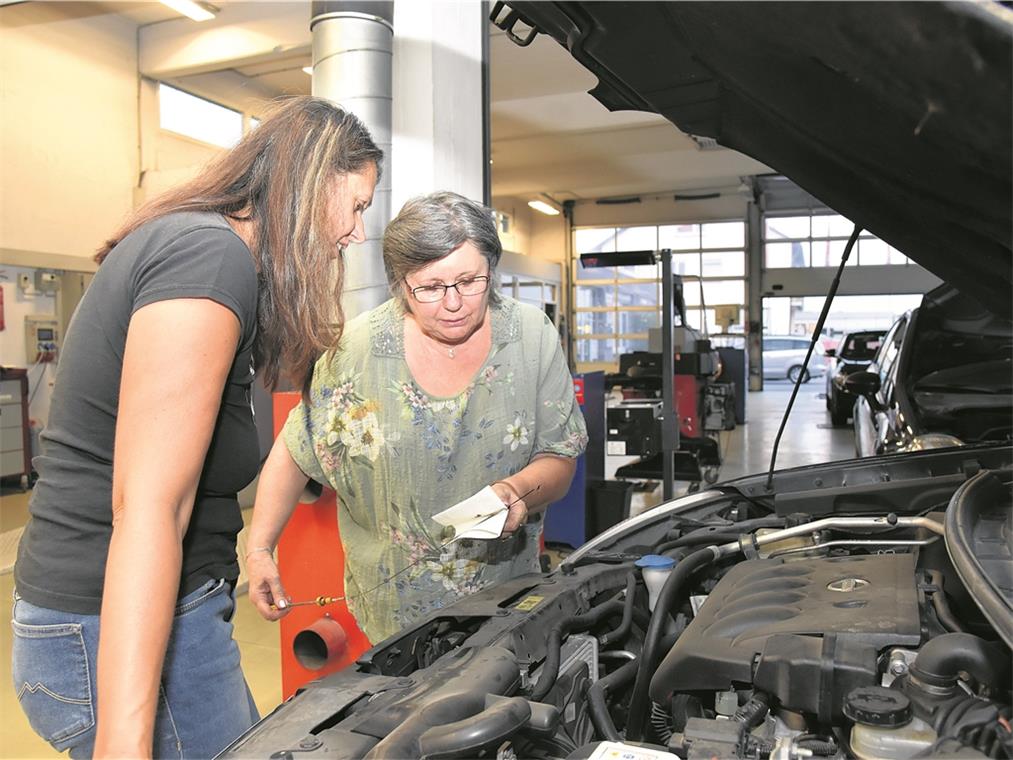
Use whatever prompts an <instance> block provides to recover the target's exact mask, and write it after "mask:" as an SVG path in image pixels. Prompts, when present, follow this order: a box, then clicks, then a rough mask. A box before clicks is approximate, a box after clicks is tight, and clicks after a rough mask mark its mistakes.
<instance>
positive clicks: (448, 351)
mask: <svg viewBox="0 0 1013 760" xmlns="http://www.w3.org/2000/svg"><path fill="white" fill-rule="evenodd" d="M447 356H449V357H450V358H451V359H453V358H454V357H455V356H457V352H456V351H455V350H454V349H452V348H448V349H447Z"/></svg>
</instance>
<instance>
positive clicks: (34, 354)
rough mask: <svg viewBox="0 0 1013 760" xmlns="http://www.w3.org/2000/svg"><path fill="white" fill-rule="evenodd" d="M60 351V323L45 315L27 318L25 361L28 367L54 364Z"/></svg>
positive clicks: (32, 315) (54, 318)
mask: <svg viewBox="0 0 1013 760" xmlns="http://www.w3.org/2000/svg"><path fill="white" fill-rule="evenodd" d="M59 350H60V323H59V322H58V321H57V320H56V317H54V316H50V315H43V314H28V315H26V316H25V361H26V362H27V363H28V366H31V365H33V364H36V363H44V362H54V361H56V357H57V354H58V352H59Z"/></svg>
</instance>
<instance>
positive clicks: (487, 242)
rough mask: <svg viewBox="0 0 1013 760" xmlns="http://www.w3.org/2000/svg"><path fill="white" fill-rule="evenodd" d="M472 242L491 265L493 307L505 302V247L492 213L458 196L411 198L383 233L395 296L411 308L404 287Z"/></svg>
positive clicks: (490, 287)
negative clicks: (499, 270)
mask: <svg viewBox="0 0 1013 760" xmlns="http://www.w3.org/2000/svg"><path fill="white" fill-rule="evenodd" d="M466 242H471V243H472V244H473V245H474V246H475V247H476V248H477V249H478V252H479V253H480V254H482V256H483V257H484V258H485V260H486V263H487V264H488V265H489V272H490V273H491V275H490V277H492V280H491V281H490V282H489V303H490V304H493V305H495V304H498V303H499V301H500V294H499V278H498V277H497V276H496V266H497V265H498V264H499V259H500V256H501V255H502V254H503V246H502V244H501V243H500V241H499V235H498V234H496V224H495V223H494V222H493V219H492V213H491V212H490V211H489V209H487V208H485V207H484V206H481V205H479V204H477V203H474V202H473V201H470V200H468V199H467V198H464V197H462V196H460V195H458V194H457V193H448V192H443V193H433V194H431V195H422V196H419V197H417V198H412V199H411V200H409V201H408V202H407V203H405V205H404V206H403V207H402V208H401V213H399V214H398V215H397V218H396V219H395V220H394V221H392V222H391V223H390V224H389V225H387V230H386V231H385V232H384V234H383V266H384V268H385V269H386V270H387V282H389V283H390V284H391V293H392V294H393V295H394V297H395V298H397V299H398V300H400V301H401V305H402V306H404V307H405V308H406V309H409V310H410V309H411V301H412V299H411V298H410V297H409V295H408V293H407V292H406V291H405V289H404V288H403V287H402V283H404V282H405V281H406V280H407V278H408V277H409V276H410V275H412V274H414V273H415V272H417V271H419V270H420V269H423V268H425V267H426V266H428V265H429V264H432V263H433V262H434V261H438V260H440V259H442V258H443V257H444V256H446V255H447V254H448V253H450V252H451V251H453V250H455V249H457V248H459V247H460V246H462V245H463V244H464V243H466Z"/></svg>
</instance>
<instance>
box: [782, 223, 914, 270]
mask: <svg viewBox="0 0 1013 760" xmlns="http://www.w3.org/2000/svg"><path fill="white" fill-rule="evenodd" d="M853 227H854V225H853V224H852V223H851V222H850V221H849V220H848V219H846V218H845V217H843V216H840V215H838V214H805V215H795V216H771V215H767V216H765V218H764V221H763V262H764V266H765V267H766V268H767V269H794V268H803V267H836V266H840V263H841V256H842V255H843V254H844V248H845V246H846V245H847V242H848V238H849V237H850V236H851V231H852V229H853ZM909 263H910V260H909V259H908V257H907V256H905V255H904V254H903V253H901V252H900V251H898V250H897V249H896V248H893V247H891V246H890V245H888V244H887V243H886V242H884V241H882V240H880V239H879V238H877V237H876V236H874V235H873V234H872V233H869V232H864V231H863V232H862V234H861V235H860V236H859V238H858V244H857V245H856V246H855V250H854V251H852V253H851V257H850V258H849V259H848V263H847V266H882V265H886V264H909Z"/></svg>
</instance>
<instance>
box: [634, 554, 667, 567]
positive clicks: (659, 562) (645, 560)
mask: <svg viewBox="0 0 1013 760" xmlns="http://www.w3.org/2000/svg"><path fill="white" fill-rule="evenodd" d="M633 564H635V565H636V566H637V567H643V568H657V569H659V570H667V569H668V568H670V567H675V560H674V559H672V558H671V557H663V556H662V555H660V554H645V555H644V556H643V557H641V558H640V559H638V560H637V561H636V562H634V563H633Z"/></svg>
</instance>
